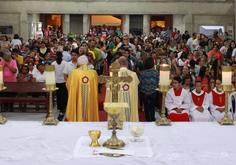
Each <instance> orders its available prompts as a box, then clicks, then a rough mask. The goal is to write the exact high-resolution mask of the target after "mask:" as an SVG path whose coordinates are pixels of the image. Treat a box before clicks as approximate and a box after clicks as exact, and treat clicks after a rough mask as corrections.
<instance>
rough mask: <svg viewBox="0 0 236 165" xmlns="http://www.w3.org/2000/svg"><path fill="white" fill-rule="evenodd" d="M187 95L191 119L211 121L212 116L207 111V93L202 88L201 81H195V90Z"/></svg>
mask: <svg viewBox="0 0 236 165" xmlns="http://www.w3.org/2000/svg"><path fill="white" fill-rule="evenodd" d="M189 96H190V98H191V99H190V100H191V107H190V116H191V118H192V121H212V116H211V114H210V112H209V111H208V108H209V100H208V94H207V93H206V92H204V91H203V90H202V82H201V81H199V80H196V81H195V90H193V91H192V92H191V93H190V94H189Z"/></svg>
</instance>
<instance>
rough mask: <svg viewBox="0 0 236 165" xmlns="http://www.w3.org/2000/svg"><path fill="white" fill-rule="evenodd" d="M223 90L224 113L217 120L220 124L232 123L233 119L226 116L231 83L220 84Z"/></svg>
mask: <svg viewBox="0 0 236 165" xmlns="http://www.w3.org/2000/svg"><path fill="white" fill-rule="evenodd" d="M222 87H223V91H225V115H224V117H223V118H222V119H221V120H219V121H218V123H219V124H220V125H234V120H233V119H230V118H229V116H228V93H230V92H231V91H232V85H222Z"/></svg>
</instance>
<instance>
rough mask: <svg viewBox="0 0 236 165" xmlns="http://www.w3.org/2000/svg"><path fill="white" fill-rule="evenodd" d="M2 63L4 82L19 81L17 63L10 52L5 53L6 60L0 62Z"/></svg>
mask: <svg viewBox="0 0 236 165" xmlns="http://www.w3.org/2000/svg"><path fill="white" fill-rule="evenodd" d="M0 65H3V82H17V80H16V72H17V65H16V62H15V61H14V60H13V59H12V58H11V54H10V53H5V54H4V60H2V61H1V62H0Z"/></svg>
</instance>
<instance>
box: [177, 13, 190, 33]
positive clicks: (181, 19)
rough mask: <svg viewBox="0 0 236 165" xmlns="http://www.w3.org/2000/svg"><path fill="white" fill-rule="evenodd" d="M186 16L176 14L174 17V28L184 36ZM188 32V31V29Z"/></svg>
mask: <svg viewBox="0 0 236 165" xmlns="http://www.w3.org/2000/svg"><path fill="white" fill-rule="evenodd" d="M184 19H185V15H183V14H175V15H173V28H177V30H179V31H180V34H183V33H184V31H185V20H184ZM186 30H188V29H186Z"/></svg>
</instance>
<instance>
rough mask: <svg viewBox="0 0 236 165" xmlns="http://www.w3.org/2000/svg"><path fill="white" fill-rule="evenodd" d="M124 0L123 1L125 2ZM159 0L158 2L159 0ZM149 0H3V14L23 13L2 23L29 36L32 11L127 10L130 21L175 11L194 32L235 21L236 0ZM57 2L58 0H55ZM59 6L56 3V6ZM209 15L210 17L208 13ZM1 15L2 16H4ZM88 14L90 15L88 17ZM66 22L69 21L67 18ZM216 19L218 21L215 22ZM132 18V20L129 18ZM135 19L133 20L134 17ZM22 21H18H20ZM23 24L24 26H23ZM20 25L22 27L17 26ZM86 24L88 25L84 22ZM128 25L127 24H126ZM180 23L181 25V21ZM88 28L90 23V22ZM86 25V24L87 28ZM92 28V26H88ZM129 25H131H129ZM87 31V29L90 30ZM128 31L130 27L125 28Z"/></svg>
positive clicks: (108, 12) (70, 12) (100, 12)
mask: <svg viewBox="0 0 236 165" xmlns="http://www.w3.org/2000/svg"><path fill="white" fill-rule="evenodd" d="M121 1H122V3H121ZM155 1H156V2H155ZM157 1H159V0H149V2H147V1H143V0H139V2H137V1H133V0H132V1H131V0H129V1H126V2H124V0H119V2H118V1H116V0H110V1H109V2H107V1H106V0H102V1H100V0H99V1H95V0H87V1H84V0H68V1H67V0H57V1H55V0H47V1H46V0H37V1H36V0H32V1H30V0H27V1H26V0H20V1H18V0H17V1H11V0H8V1H6V0H1V1H0V15H1V14H11V11H14V13H12V14H15V13H17V14H19V13H20V16H19V17H18V19H15V18H14V20H15V21H12V18H11V17H8V19H5V20H6V21H2V19H0V20H1V22H2V23H7V24H14V26H16V29H15V30H16V31H15V32H20V35H21V36H23V37H24V38H27V27H28V25H27V24H28V18H27V14H29V13H47V14H51V13H53V14H66V15H68V14H124V15H126V16H125V18H127V21H129V19H128V18H129V17H128V15H129V14H130V15H131V17H132V15H139V14H141V15H148V14H173V15H176V14H178V15H185V17H184V21H183V23H184V24H185V29H186V30H188V31H189V32H190V34H191V33H192V32H193V31H195V32H198V29H199V27H198V26H199V25H200V24H203V23H207V22H209V23H210V22H211V23H214V24H222V23H221V22H220V21H223V22H224V23H226V21H227V22H233V23H235V16H234V9H235V7H234V5H235V3H234V1H225V0H217V1H215V0H214V1H213V0H211V1H210V2H209V0H208V1H207V2H204V1H203V0H201V1H200V0H198V1H195V2H193V1H191V0H185V1H178V2H177V1H171V0H160V1H161V2H157ZM55 2H56V3H55ZM52 6H55V7H52ZM205 16H207V17H205ZM2 17H3V16H1V17H0V18H2ZM86 18H87V17H86ZM65 20H66V23H68V27H69V24H70V23H69V22H68V19H65ZM86 20H87V19H85V17H84V19H83V22H85V23H86V24H88V21H86ZM213 21H215V22H213ZM129 22H130V21H129ZM131 23H132V20H131ZM17 24H18V25H17ZM19 24H20V29H19ZM17 26H18V28H17ZM84 26H85V25H84ZM124 26H125V25H124ZM178 26H179V27H180V25H178ZM86 28H87V25H86ZM84 29H85V28H84ZM87 29H88V28H87ZM127 29H128V28H127ZM86 31H87V30H86ZM124 31H127V30H125V29H124Z"/></svg>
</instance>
